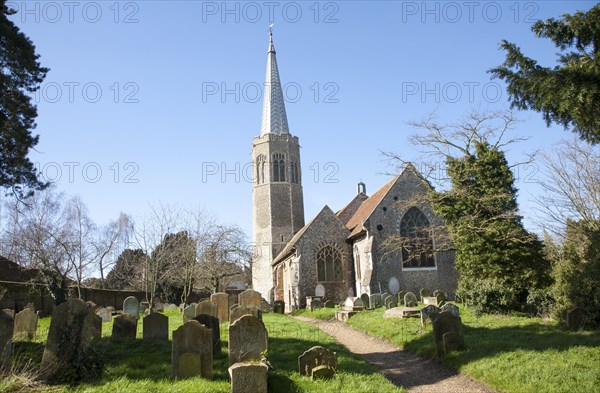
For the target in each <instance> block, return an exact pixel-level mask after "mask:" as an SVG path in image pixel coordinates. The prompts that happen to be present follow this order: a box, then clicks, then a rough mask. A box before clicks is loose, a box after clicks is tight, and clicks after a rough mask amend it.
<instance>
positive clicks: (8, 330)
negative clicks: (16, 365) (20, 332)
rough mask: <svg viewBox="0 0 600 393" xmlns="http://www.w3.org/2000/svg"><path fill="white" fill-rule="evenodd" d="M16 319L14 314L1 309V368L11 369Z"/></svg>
mask: <svg viewBox="0 0 600 393" xmlns="http://www.w3.org/2000/svg"><path fill="white" fill-rule="evenodd" d="M13 329H14V320H13V318H12V315H10V314H9V313H7V312H5V311H0V370H2V369H4V370H10V355H11V353H12V337H13Z"/></svg>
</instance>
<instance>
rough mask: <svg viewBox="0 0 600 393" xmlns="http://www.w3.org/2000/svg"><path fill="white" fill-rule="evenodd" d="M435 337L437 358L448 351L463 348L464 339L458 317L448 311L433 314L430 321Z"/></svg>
mask: <svg viewBox="0 0 600 393" xmlns="http://www.w3.org/2000/svg"><path fill="white" fill-rule="evenodd" d="M431 324H432V326H433V335H434V337H435V348H436V353H437V356H438V358H441V357H443V356H444V355H445V354H447V353H448V352H450V351H453V350H460V349H463V348H464V346H465V340H464V336H463V330H462V321H461V319H460V317H457V316H455V315H452V314H451V313H449V312H447V311H446V312H441V313H439V314H437V315H433V320H432V322H431Z"/></svg>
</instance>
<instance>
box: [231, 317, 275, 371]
mask: <svg viewBox="0 0 600 393" xmlns="http://www.w3.org/2000/svg"><path fill="white" fill-rule="evenodd" d="M268 343H269V338H268V335H267V329H266V328H265V325H264V324H263V323H262V321H261V320H260V319H258V318H256V317H254V316H252V315H244V316H243V317H241V318H240V319H238V320H237V321H235V322H234V323H233V324H231V325H229V364H230V365H231V364H234V363H238V362H246V361H252V360H261V354H262V353H263V352H264V351H266V350H267V348H268Z"/></svg>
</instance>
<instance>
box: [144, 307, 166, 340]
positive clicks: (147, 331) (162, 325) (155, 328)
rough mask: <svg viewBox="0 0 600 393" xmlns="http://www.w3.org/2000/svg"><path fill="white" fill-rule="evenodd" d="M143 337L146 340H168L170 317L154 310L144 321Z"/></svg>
mask: <svg viewBox="0 0 600 393" xmlns="http://www.w3.org/2000/svg"><path fill="white" fill-rule="evenodd" d="M142 338H143V339H144V340H168V339H169V317H167V316H166V315H163V314H160V313H157V312H153V313H151V314H150V315H147V316H145V317H144V319H143V321H142Z"/></svg>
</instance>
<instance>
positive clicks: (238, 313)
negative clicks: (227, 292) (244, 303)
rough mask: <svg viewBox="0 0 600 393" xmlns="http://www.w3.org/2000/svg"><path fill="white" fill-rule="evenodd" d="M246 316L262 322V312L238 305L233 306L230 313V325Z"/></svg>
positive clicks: (254, 308)
mask: <svg viewBox="0 0 600 393" xmlns="http://www.w3.org/2000/svg"><path fill="white" fill-rule="evenodd" d="M244 315H252V316H254V317H256V318H258V319H260V320H261V321H262V311H260V310H259V309H257V308H256V307H240V306H239V305H238V304H235V305H233V306H231V309H230V311H229V323H230V324H231V323H234V322H235V321H237V320H238V319H240V318H241V317H242V316H244Z"/></svg>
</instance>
